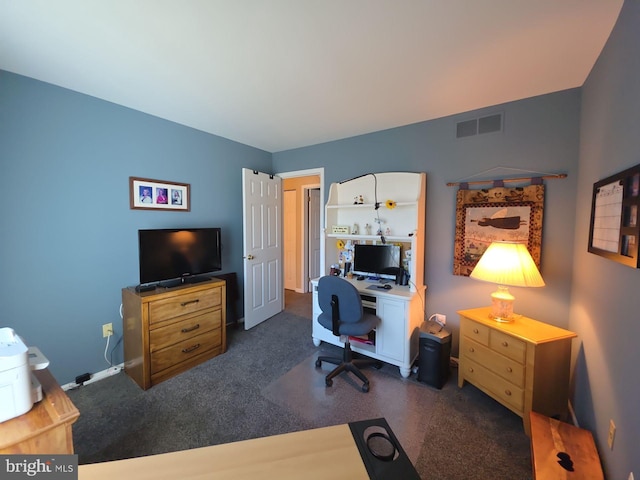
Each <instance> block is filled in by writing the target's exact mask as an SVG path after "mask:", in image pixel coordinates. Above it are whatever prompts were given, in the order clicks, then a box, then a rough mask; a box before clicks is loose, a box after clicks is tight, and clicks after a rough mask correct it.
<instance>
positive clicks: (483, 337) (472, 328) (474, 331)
mask: <svg viewBox="0 0 640 480" xmlns="http://www.w3.org/2000/svg"><path fill="white" fill-rule="evenodd" d="M461 320H462V332H463V334H464V335H466V336H467V337H469V338H472V339H473V340H475V341H476V342H478V343H481V344H482V345H489V327H487V326H486V325H481V324H479V323H478V322H474V321H473V320H469V319H468V318H466V317H462V319H461Z"/></svg>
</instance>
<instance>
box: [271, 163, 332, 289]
mask: <svg viewBox="0 0 640 480" xmlns="http://www.w3.org/2000/svg"><path fill="white" fill-rule="evenodd" d="M275 175H277V176H279V177H280V178H282V179H285V178H295V177H308V176H310V175H318V176H319V177H320V232H321V235H320V275H325V259H324V251H325V248H324V247H325V239H324V237H325V236H324V231H325V225H324V204H325V196H324V167H318V168H308V169H306V170H293V171H290V172H278V173H275ZM307 187H308V186H307V185H304V186H303V191H304V189H305V188H307ZM309 188H318V184H313V187H309ZM303 211H306V209H303ZM304 215H305V217H307V214H306V213H305V214H304ZM303 223H305V224H308V217H307V218H306V221H305V222H303ZM303 228H304V225H303ZM302 238H303V244H304V245H305V246H306V248H303V249H302V250H303V252H302V253H303V255H304V253H305V252H304V251H305V250H308V248H309V247H308V245H309V231H308V229H307V230H306V231H305V232H304V233H303V237H302ZM300 260H301V261H302V262H303V264H302V265H303V268H302V271H303V273H302V275H303V278H302V288H303V289H305V291H306V288H308V286H305V283H308V282H306V280H305V278H304V276H305V275H308V271H309V270H308V265H307V260H304V258H302V259H300ZM283 288H284V287H283ZM283 294H284V292H283Z"/></svg>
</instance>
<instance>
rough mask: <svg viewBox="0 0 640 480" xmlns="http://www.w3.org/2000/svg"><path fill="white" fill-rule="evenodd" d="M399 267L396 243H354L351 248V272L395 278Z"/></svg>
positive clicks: (398, 248) (398, 250) (398, 249)
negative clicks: (352, 248)
mask: <svg viewBox="0 0 640 480" xmlns="http://www.w3.org/2000/svg"><path fill="white" fill-rule="evenodd" d="M399 267H400V247H399V246H398V245H370V244H356V245H354V250H353V273H355V274H357V275H369V276H370V275H374V276H379V277H382V278H395V276H396V273H397V269H398V268H399Z"/></svg>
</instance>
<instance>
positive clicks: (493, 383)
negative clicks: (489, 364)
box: [462, 358, 524, 412]
mask: <svg viewBox="0 0 640 480" xmlns="http://www.w3.org/2000/svg"><path fill="white" fill-rule="evenodd" d="M462 368H463V375H464V376H465V378H467V379H469V381H470V382H471V383H473V384H474V385H476V386H478V387H481V388H484V389H485V390H487V391H489V392H491V393H492V394H493V396H494V397H495V398H496V400H498V401H499V402H500V403H502V404H503V405H504V404H507V405H508V406H509V407H510V408H513V409H514V410H516V411H517V412H522V411H523V409H524V390H523V389H522V388H519V387H516V386H515V385H513V384H512V383H510V382H508V381H507V380H505V379H504V378H502V377H499V376H498V375H496V374H495V373H493V372H491V371H490V370H488V369H486V368H485V367H483V366H481V365H479V364H477V363H476V362H474V361H472V360H469V359H468V358H465V359H464V360H463V362H462Z"/></svg>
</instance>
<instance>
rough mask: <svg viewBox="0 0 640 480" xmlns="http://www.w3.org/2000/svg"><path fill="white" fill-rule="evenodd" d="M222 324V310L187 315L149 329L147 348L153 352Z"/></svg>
mask: <svg viewBox="0 0 640 480" xmlns="http://www.w3.org/2000/svg"><path fill="white" fill-rule="evenodd" d="M221 325H222V310H221V309H217V310H214V311H212V312H207V313H203V314H201V315H194V316H189V317H188V318H185V319H183V320H179V321H177V322H175V323H171V324H170V325H165V326H162V327H160V328H156V329H155V330H151V331H149V350H150V351H151V352H155V351H158V350H161V349H163V348H165V347H168V346H169V345H173V344H174V343H177V342H181V341H183V340H188V339H189V338H192V337H195V336H196V335H200V334H201V333H205V332H208V331H209V330H213V329H218V330H219V329H220V326H221Z"/></svg>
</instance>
